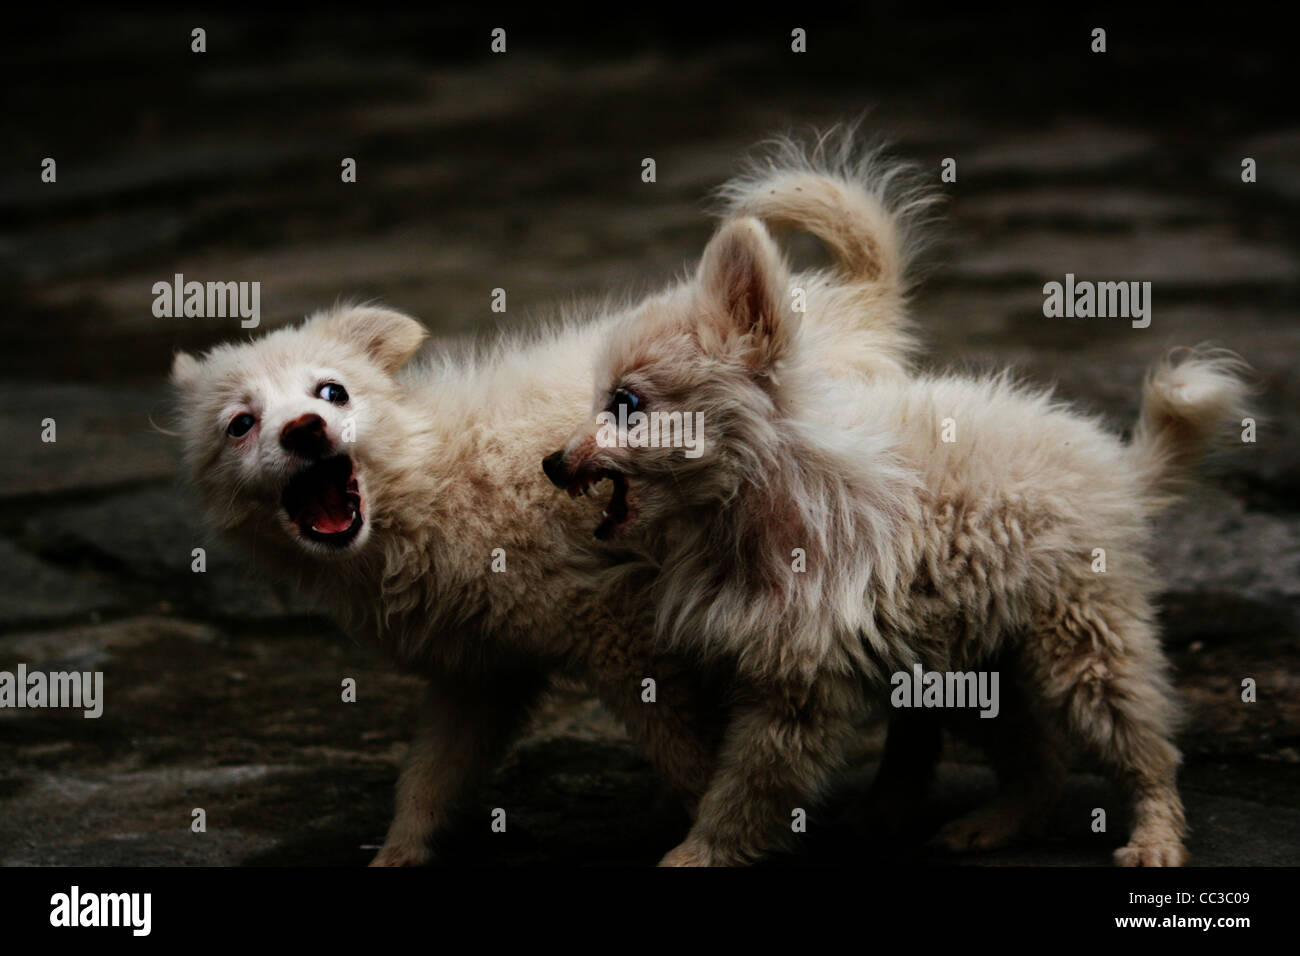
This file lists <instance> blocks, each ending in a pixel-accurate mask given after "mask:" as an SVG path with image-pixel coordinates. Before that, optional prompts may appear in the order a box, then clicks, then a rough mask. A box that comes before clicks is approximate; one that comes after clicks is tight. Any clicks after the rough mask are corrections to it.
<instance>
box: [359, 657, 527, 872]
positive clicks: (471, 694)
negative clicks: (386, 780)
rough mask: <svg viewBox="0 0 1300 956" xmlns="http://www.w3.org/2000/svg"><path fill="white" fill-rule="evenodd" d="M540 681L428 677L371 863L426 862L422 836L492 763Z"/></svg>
mask: <svg viewBox="0 0 1300 956" xmlns="http://www.w3.org/2000/svg"><path fill="white" fill-rule="evenodd" d="M545 684H546V682H545V680H544V679H543V678H542V677H541V676H539V675H536V674H517V673H516V674H506V675H494V676H493V677H492V679H491V680H490V681H489V680H484V679H474V680H470V679H468V678H460V677H457V676H455V675H452V676H448V677H442V678H438V679H435V680H432V681H431V682H430V684H429V688H428V690H427V691H426V692H425V695H424V700H423V703H422V704H421V710H420V723H419V727H418V729H417V731H416V736H415V740H414V741H413V742H412V744H411V750H410V753H409V754H408V755H407V758H406V766H405V767H404V768H403V770H402V775H401V777H400V778H399V780H398V782H397V809H396V813H395V814H394V816H393V822H392V825H391V826H390V827H389V828H388V836H387V837H386V838H385V840H384V845H383V846H382V847H381V848H380V850H379V853H378V854H377V855H376V856H375V859H374V861H373V862H372V863H371V864H370V865H371V866H421V865H423V864H426V863H428V862H429V860H430V859H431V858H432V852H431V850H430V848H429V841H430V839H432V837H433V836H434V835H435V834H436V833H437V832H438V830H440V829H441V828H442V827H443V826H444V825H445V824H446V822H447V819H448V817H449V815H450V813H451V811H452V809H453V808H454V806H455V803H456V801H457V799H458V798H459V797H460V796H461V795H462V794H463V793H464V792H465V790H466V789H468V788H469V787H471V786H472V785H474V784H476V783H478V782H479V781H480V780H482V779H483V778H484V777H486V776H487V775H488V774H490V773H491V772H492V770H493V769H494V768H495V767H496V764H497V761H498V760H499V759H500V757H501V755H502V753H504V751H505V749H506V748H507V747H508V746H509V745H510V743H511V741H512V740H513V739H514V737H515V734H516V733H517V732H518V731H519V729H520V727H521V726H522V725H523V723H524V721H525V720H526V718H527V716H528V713H529V711H530V709H531V708H532V706H533V704H534V703H535V702H536V701H537V698H538V696H539V695H540V693H541V691H542V689H543V688H544V687H545Z"/></svg>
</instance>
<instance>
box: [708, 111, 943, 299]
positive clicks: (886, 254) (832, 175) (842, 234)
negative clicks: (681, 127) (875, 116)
mask: <svg viewBox="0 0 1300 956" xmlns="http://www.w3.org/2000/svg"><path fill="white" fill-rule="evenodd" d="M767 146H768V148H767V149H766V150H764V151H762V152H760V153H759V154H757V155H756V156H754V157H753V158H752V159H751V160H750V161H749V163H748V165H747V166H746V168H745V169H744V170H743V171H742V172H741V173H740V174H739V175H737V176H736V177H734V178H733V179H731V180H730V181H729V182H727V183H726V184H724V185H723V186H722V188H721V189H720V190H719V197H720V198H721V199H722V201H723V203H724V208H725V211H726V213H727V214H729V215H735V216H756V217H757V218H759V219H762V220H764V221H766V222H768V223H769V224H772V225H783V226H792V227H794V228H796V229H800V230H803V231H806V232H809V233H812V234H813V235H814V236H816V237H817V238H818V239H820V240H822V242H824V243H826V245H827V246H829V247H830V250H831V252H832V253H833V254H834V256H835V259H836V262H837V264H838V266H839V269H840V271H841V273H842V274H843V278H844V280H845V281H846V282H869V283H878V284H880V285H882V286H884V287H886V288H887V289H888V290H889V291H898V292H902V291H904V290H905V284H906V281H907V269H908V262H909V259H910V258H911V257H912V255H913V253H914V252H915V249H916V232H917V226H919V225H920V221H921V220H922V219H923V218H924V216H923V214H924V212H925V210H926V209H928V208H929V207H930V206H931V205H932V204H933V203H934V201H935V198H936V197H935V196H934V195H933V194H932V193H930V192H927V191H926V190H924V189H922V188H920V186H918V185H917V183H916V180H915V177H914V176H913V174H912V172H911V170H910V169H909V167H907V166H906V165H904V164H901V163H897V162H889V161H886V160H885V159H884V158H882V154H881V149H880V148H879V147H871V146H867V145H865V144H863V143H862V142H861V141H860V139H859V137H858V136H857V132H856V128H855V127H854V126H836V127H833V128H831V129H830V130H827V131H826V132H823V133H821V134H819V135H817V136H816V137H815V138H814V139H813V140H812V141H811V142H810V143H801V142H798V141H796V140H793V139H790V138H779V139H775V140H772V141H771V142H770V143H768V144H767Z"/></svg>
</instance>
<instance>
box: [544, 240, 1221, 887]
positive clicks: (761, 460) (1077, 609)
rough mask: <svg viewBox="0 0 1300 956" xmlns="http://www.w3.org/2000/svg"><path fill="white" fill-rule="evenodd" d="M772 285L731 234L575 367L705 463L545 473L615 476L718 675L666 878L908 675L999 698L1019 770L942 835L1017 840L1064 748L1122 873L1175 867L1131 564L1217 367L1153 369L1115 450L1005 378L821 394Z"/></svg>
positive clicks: (742, 831)
mask: <svg viewBox="0 0 1300 956" xmlns="http://www.w3.org/2000/svg"><path fill="white" fill-rule="evenodd" d="M790 281H791V280H790V278H789V277H788V275H787V273H786V267H785V265H784V262H783V260H782V257H781V255H780V253H779V251H778V250H777V249H776V247H775V246H774V244H773V243H772V241H771V239H770V238H769V237H768V235H767V233H766V230H765V229H764V228H763V226H762V225H761V223H759V222H758V221H756V220H752V219H743V218H742V219H738V220H735V221H733V222H730V223H728V224H726V225H725V226H724V227H723V228H722V229H721V230H720V231H719V233H718V234H717V235H716V236H715V237H714V239H713V240H712V241H711V243H710V245H709V248H708V249H706V250H705V253H704V256H703V259H702V262H701V267H700V275H699V276H698V277H697V280H696V283H695V285H694V287H693V289H692V294H693V298H692V300H691V302H690V303H689V307H683V304H681V303H676V304H675V305H676V306H677V307H675V308H664V307H661V306H658V305H652V306H648V307H646V308H644V309H642V310H640V311H639V312H638V313H637V314H635V315H633V316H630V317H628V318H627V319H625V320H623V321H622V322H620V323H619V324H618V325H617V326H616V327H615V328H614V329H613V330H612V331H611V332H610V335H609V338H608V340H607V341H606V344H605V346H604V350H603V352H602V359H601V365H600V367H599V369H598V371H597V375H596V382H597V387H596V397H595V404H594V408H596V409H597V410H599V409H601V408H603V407H605V406H606V405H607V404H608V403H609V402H610V400H611V398H610V397H611V395H613V394H615V390H616V389H621V390H626V391H630V392H632V393H634V394H635V395H636V396H637V397H638V399H639V401H640V402H641V410H643V411H645V412H647V413H653V412H656V411H668V412H680V413H684V414H694V413H702V414H703V420H704V423H705V424H704V428H705V435H704V437H705V442H704V453H703V454H702V456H700V457H699V458H696V459H689V458H685V457H683V456H682V455H681V453H680V450H679V449H674V448H644V447H642V448H637V447H607V446H606V445H605V444H601V443H598V442H596V441H594V440H593V436H592V426H590V425H585V426H583V427H581V428H579V429H578V431H577V432H575V433H574V435H572V436H571V438H570V440H569V442H568V443H567V445H566V446H565V449H564V455H563V458H562V459H561V465H562V467H563V469H565V470H566V471H571V472H573V473H578V474H584V473H591V472H592V471H596V472H616V473H619V474H621V475H623V476H625V477H626V479H627V482H628V492H627V501H628V505H629V517H628V520H627V521H626V522H624V523H623V524H621V525H620V526H618V527H617V528H616V530H615V537H616V540H619V541H623V542H627V543H636V544H638V545H640V546H643V547H645V548H646V549H647V550H648V552H649V553H650V554H651V555H652V557H653V559H654V568H655V573H654V574H653V575H647V576H646V577H645V578H644V579H643V583H644V586H645V587H646V589H647V590H648V591H649V592H650V593H652V594H653V595H654V603H655V607H656V615H657V622H656V623H657V632H658V633H659V634H660V636H661V638H662V639H663V640H664V644H665V646H667V647H669V648H672V649H674V650H677V651H680V652H682V653H689V654H692V655H694V656H696V657H697V658H698V659H699V660H701V661H703V662H707V663H708V664H710V665H712V666H720V667H722V668H724V669H726V670H728V671H733V672H735V673H736V674H737V680H738V688H739V689H738V690H737V695H738V698H739V700H740V704H739V705H738V706H737V708H736V710H735V712H734V713H733V715H732V722H731V724H730V726H729V728H728V730H727V733H726V735H725V737H724V742H723V749H722V753H721V755H720V759H719V772H718V773H717V775H716V776H715V777H714V779H713V781H712V783H711V786H710V789H709V792H708V793H706V794H705V796H704V798H703V799H702V801H701V804H700V809H699V815H698V817H697V819H696V823H695V826H694V827H693V829H692V831H691V833H690V835H689V836H688V837H687V839H686V841H685V842H683V844H682V845H681V846H679V847H678V848H677V849H676V850H674V851H673V852H672V853H670V854H669V855H668V856H667V857H666V858H665V862H666V863H669V864H678V865H698V864H719V863H722V864H731V863H741V862H746V861H749V860H752V859H754V858H756V857H757V856H760V855H761V854H762V853H763V852H765V851H766V850H767V849H769V848H770V847H772V846H773V845H775V844H776V843H777V842H778V841H779V840H780V839H781V835H782V834H783V833H784V834H787V835H788V833H789V820H790V814H791V812H792V810H794V809H795V808H799V807H806V806H808V805H809V803H810V802H812V801H814V800H815V799H816V798H817V796H818V795H819V793H820V792H821V791H822V790H823V788H824V787H825V786H826V784H827V782H828V781H829V780H830V778H831V775H832V772H833V771H834V770H835V768H836V766H837V765H838V764H839V763H840V761H841V760H842V757H843V753H844V749H845V746H846V744H847V742H848V741H849V740H850V739H851V736H852V733H853V727H854V719H855V717H856V716H857V715H858V714H859V713H860V711H861V710H862V709H863V708H864V707H865V706H867V705H868V704H869V703H870V702H871V701H872V700H873V699H878V697H879V691H881V690H882V689H883V688H884V687H885V686H886V684H887V682H888V680H889V678H890V675H891V674H892V673H894V672H897V671H904V672H906V671H909V670H910V668H911V667H912V665H913V664H914V663H920V664H921V665H923V667H924V668H925V669H926V670H937V671H951V670H959V671H967V670H972V669H987V668H990V667H999V668H1001V669H1002V670H1003V671H1004V673H1003V675H1002V676H1003V686H1008V685H1010V686H1009V695H1010V696H1011V697H1013V698H1015V700H1016V704H1015V707H1014V713H1013V714H1011V717H1012V719H1011V720H1010V721H1008V722H1007V726H1006V729H1005V730H1003V729H1002V728H998V730H1002V735H1003V737H1004V738H1008V739H1010V738H1014V739H1012V740H1011V742H1010V743H1004V745H1003V746H1002V748H1001V750H1002V752H1003V753H1004V755H1005V754H1009V753H1014V754H1015V756H1014V759H1011V760H1009V761H1005V762H1004V763H1003V764H1002V765H1000V766H999V769H1000V770H1008V771H1009V772H1007V773H1006V774H1004V777H1005V778H1006V779H1005V787H1004V790H1003V792H1002V794H1000V795H999V797H998V799H997V800H996V801H995V802H994V804H993V805H992V806H991V807H990V808H986V809H983V810H981V811H977V812H976V813H975V814H972V815H971V816H970V817H968V818H965V819H963V820H960V821H956V822H955V823H954V824H952V825H950V826H949V827H948V828H947V829H946V830H945V831H944V832H943V833H942V834H941V836H940V841H941V842H942V843H944V844H946V845H948V846H951V847H953V848H957V849H965V848H969V847H973V846H990V845H994V844H996V843H999V842H1002V841H1004V840H1006V839H1009V838H1010V837H1012V836H1014V835H1016V833H1017V832H1019V830H1020V829H1021V828H1022V826H1024V825H1025V824H1026V823H1028V822H1030V819H1031V818H1032V817H1033V816H1034V815H1035V814H1036V813H1037V812H1039V811H1041V810H1042V809H1043V806H1044V805H1045V804H1047V803H1049V802H1050V798H1051V797H1052V795H1053V794H1054V793H1055V792H1056V790H1057V789H1058V787H1059V781H1060V777H1061V776H1062V775H1063V773H1064V764H1063V761H1062V760H1061V759H1060V756H1059V751H1060V747H1059V746H1058V745H1057V743H1056V738H1057V736H1058V735H1062V736H1065V737H1068V738H1069V739H1071V740H1073V741H1074V742H1077V743H1081V744H1083V745H1085V746H1086V747H1087V748H1088V749H1089V750H1091V751H1092V752H1093V753H1095V754H1096V755H1097V756H1099V757H1100V758H1101V759H1102V761H1103V762H1104V763H1105V764H1106V766H1107V767H1108V768H1109V769H1110V770H1111V771H1112V772H1113V773H1114V774H1115V775H1116V777H1117V778H1118V779H1119V780H1120V781H1121V782H1122V783H1123V784H1124V785H1125V786H1126V787H1127V788H1128V789H1129V791H1130V792H1131V794H1132V796H1133V801H1134V809H1135V824H1134V830H1133V834H1132V837H1131V839H1130V842H1129V843H1128V844H1127V845H1126V846H1125V847H1123V848H1122V849H1120V850H1118V851H1117V853H1116V860H1117V862H1120V863H1122V864H1141V865H1171V864H1178V863H1180V862H1182V860H1183V858H1184V851H1183V847H1182V836H1183V830H1184V823H1183V811H1182V805H1181V802H1180V801H1179V798H1178V793H1177V789H1176V786H1175V779H1174V775H1175V768H1176V766H1177V763H1178V753H1177V750H1176V749H1175V747H1174V745H1173V742H1172V739H1171V738H1172V731H1173V725H1174V720H1175V706H1174V702H1173V698H1172V694H1171V690H1170V687H1169V684H1168V680H1167V678H1166V669H1167V668H1166V664H1165V660H1164V657H1163V654H1162V653H1161V650H1160V647H1159V643H1158V639H1157V633H1156V628H1155V622H1154V618H1155V615H1154V612H1153V609H1152V597H1153V595H1154V593H1155V592H1156V589H1157V582H1156V581H1155V579H1154V577H1153V575H1152V573H1151V568H1150V565H1149V564H1148V562H1147V559H1146V557H1145V553H1144V552H1145V550H1146V548H1147V546H1148V545H1149V543H1150V542H1149V537H1150V528H1149V521H1150V518H1151V516H1152V514H1153V513H1154V511H1155V510H1156V508H1158V507H1159V506H1160V505H1161V504H1163V503H1165V502H1166V501H1167V500H1169V494H1170V489H1171V488H1172V487H1173V486H1174V485H1175V483H1176V482H1177V481H1178V480H1179V479H1181V478H1182V476H1183V473H1184V472H1185V470H1186V469H1187V468H1188V467H1190V466H1191V465H1192V464H1193V463H1194V462H1195V460H1196V459H1197V458H1198V457H1199V456H1200V455H1201V454H1203V453H1204V451H1205V450H1206V449H1207V447H1208V446H1209V444H1210V443H1211V442H1212V441H1213V439H1214V438H1215V437H1216V435H1217V434H1218V432H1219V429H1220V427H1221V426H1223V425H1224V423H1225V422H1227V421H1229V420H1232V419H1236V418H1238V417H1239V416H1240V413H1241V404H1242V399H1243V396H1244V393H1245V389H1244V387H1243V385H1242V383H1241V380H1240V378H1239V376H1238V374H1237V368H1236V366H1235V365H1234V363H1233V361H1232V360H1231V359H1228V358H1225V357H1223V356H1213V355H1203V354H1197V353H1188V354H1186V355H1184V356H1183V357H1182V359H1181V360H1171V361H1168V362H1165V363H1163V364H1161V365H1160V366H1158V367H1157V368H1156V369H1155V370H1154V371H1153V372H1152V374H1151V376H1150V378H1149V380H1148V383H1147V386H1146V390H1145V394H1144V401H1143V411H1142V417H1141V420H1140V422H1139V425H1138V428H1137V430H1136V435H1135V437H1134V439H1133V441H1132V443H1131V444H1129V445H1127V446H1126V445H1124V444H1122V443H1121V442H1120V441H1119V440H1118V439H1116V438H1115V437H1114V436H1112V435H1111V434H1109V433H1108V432H1107V431H1106V430H1105V429H1103V428H1102V427H1101V425H1100V424H1099V423H1098V422H1097V421H1096V420H1094V419H1093V418H1090V417H1088V416H1085V415H1081V414H1079V413H1077V412H1075V411H1073V410H1071V409H1070V408H1068V407H1066V406H1064V405H1062V404H1061V403H1059V402H1056V401H1055V400H1053V398H1052V397H1051V395H1050V393H1048V392H1046V391H1043V390H1033V389H1028V388H1025V387H1023V386H1019V385H1017V384H1015V383H1014V382H1013V381H1012V380H1011V379H1010V378H1009V377H1008V376H1006V375H999V376H986V377H967V376H960V375H937V376H910V377H901V378H900V377H891V376H878V377H874V378H853V377H828V376H827V375H825V374H824V372H823V371H822V370H821V368H819V364H818V361H817V358H816V353H815V352H814V351H812V350H810V349H809V348H808V344H809V341H810V339H809V337H808V335H807V334H806V332H805V329H804V323H803V322H801V320H800V316H799V315H797V314H796V313H795V312H792V311H791V310H790V308H789V306H788V303H787V302H786V301H785V300H784V297H783V296H782V295H781V291H782V290H783V289H785V288H786V287H788V285H789V282H790ZM946 422H950V424H951V425H952V426H953V427H955V436H953V437H954V440H953V441H951V442H949V441H945V440H944V438H943V435H944V431H945V423H946ZM1094 549H1103V550H1104V553H1105V561H1106V568H1105V571H1104V573H1102V572H1098V571H1096V570H1094V567H1093V562H1094V554H1095V553H1096V552H1095V550H1094ZM796 555H802V556H803V560H804V562H805V567H803V568H799V567H796V561H795V558H796ZM1008 710H1011V708H1008ZM994 722H995V721H984V722H982V723H989V724H992V723H994ZM984 730H985V731H986V732H992V733H997V730H991V729H990V728H987V727H986V728H984ZM920 770H921V772H923V773H924V772H926V771H927V770H928V768H925V767H922V768H920ZM911 792H915V787H912V788H911Z"/></svg>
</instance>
